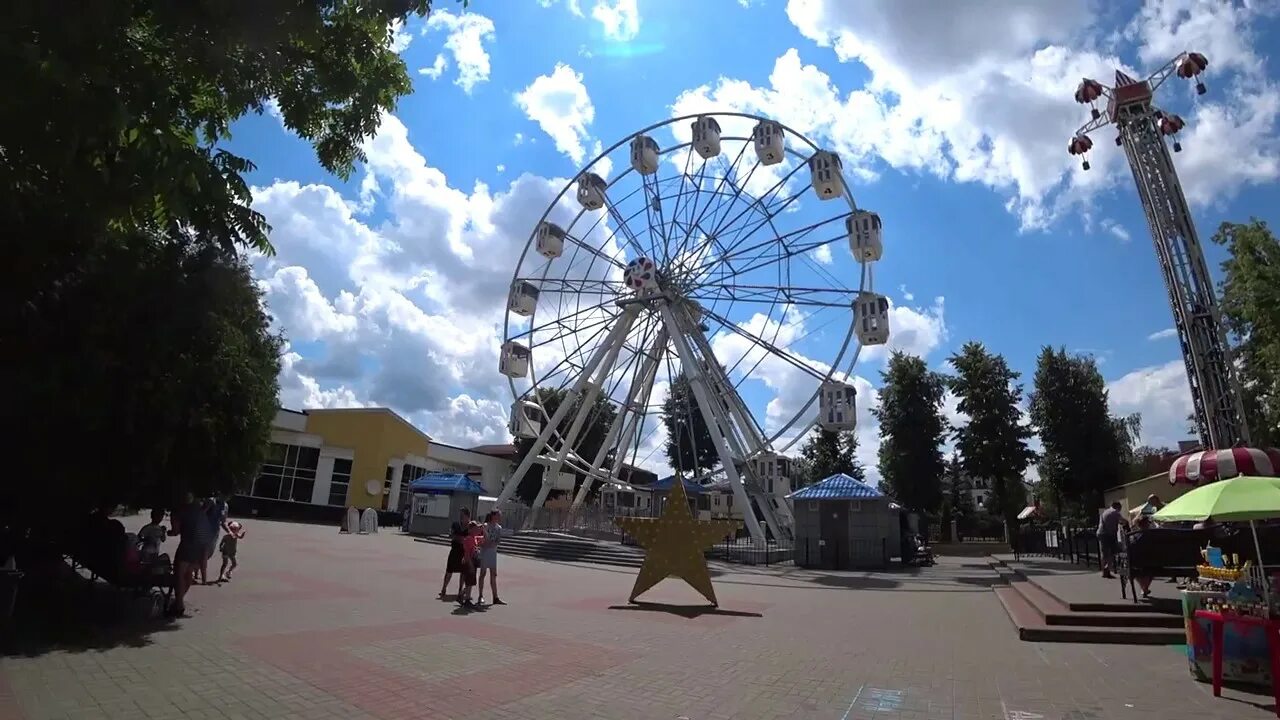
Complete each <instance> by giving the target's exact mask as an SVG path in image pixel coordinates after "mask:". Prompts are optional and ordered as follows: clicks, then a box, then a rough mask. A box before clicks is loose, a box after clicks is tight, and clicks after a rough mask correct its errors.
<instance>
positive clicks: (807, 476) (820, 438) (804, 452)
mask: <svg viewBox="0 0 1280 720" xmlns="http://www.w3.org/2000/svg"><path fill="white" fill-rule="evenodd" d="M857 453H858V436H857V434H856V433H854V432H853V431H852V430H846V431H840V432H837V431H834V430H823V429H821V428H817V429H815V430H814V431H813V434H811V435H810V436H809V437H808V438H806V439H805V441H804V445H802V446H801V447H800V457H799V458H798V459H797V461H796V463H795V465H794V467H795V470H794V471H793V472H794V474H795V477H794V478H792V483H791V485H792V488H794V489H799V488H802V487H805V486H807V485H812V484H814V483H816V482H820V481H822V480H825V479H827V478H829V477H831V476H832V475H836V474H838V473H844V474H845V475H848V476H849V477H851V478H853V479H855V480H859V481H862V480H866V476H867V470H866V468H864V467H863V466H862V463H861V462H859V461H858V455H857Z"/></svg>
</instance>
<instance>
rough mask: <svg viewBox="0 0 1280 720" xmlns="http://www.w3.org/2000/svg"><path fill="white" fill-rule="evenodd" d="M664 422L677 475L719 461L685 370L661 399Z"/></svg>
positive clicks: (708, 467)
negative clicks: (663, 398)
mask: <svg viewBox="0 0 1280 720" xmlns="http://www.w3.org/2000/svg"><path fill="white" fill-rule="evenodd" d="M662 424H663V425H664V426H665V427H666V429H667V461H668V462H669V463H670V464H671V467H673V468H675V470H676V474H677V475H680V476H681V477H686V478H692V477H696V476H697V475H699V474H701V473H702V472H705V471H707V470H711V469H712V468H715V467H717V466H718V465H720V454H719V453H718V452H716V446H715V442H714V441H712V439H711V431H710V430H708V429H707V422H706V420H705V419H704V418H703V417H702V409H701V407H700V406H699V405H698V398H697V397H696V396H695V395H694V392H693V386H692V385H691V384H690V383H689V378H688V377H687V376H685V374H684V373H680V374H678V375H676V376H675V378H673V379H672V380H671V386H670V389H669V390H668V391H667V397H666V399H665V400H663V401H662Z"/></svg>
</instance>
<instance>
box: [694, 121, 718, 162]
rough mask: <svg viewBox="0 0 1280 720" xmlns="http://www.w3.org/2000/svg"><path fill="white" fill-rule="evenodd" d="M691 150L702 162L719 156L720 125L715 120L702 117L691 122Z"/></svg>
mask: <svg viewBox="0 0 1280 720" xmlns="http://www.w3.org/2000/svg"><path fill="white" fill-rule="evenodd" d="M693 149H694V150H695V151H697V153H698V155H700V156H701V157H702V159H703V160H710V159H711V158H713V157H715V156H717V155H719V154H720V123H718V122H716V119H715V118H713V117H707V116H706V115H702V116H700V117H699V118H698V119H697V120H694V121H693Z"/></svg>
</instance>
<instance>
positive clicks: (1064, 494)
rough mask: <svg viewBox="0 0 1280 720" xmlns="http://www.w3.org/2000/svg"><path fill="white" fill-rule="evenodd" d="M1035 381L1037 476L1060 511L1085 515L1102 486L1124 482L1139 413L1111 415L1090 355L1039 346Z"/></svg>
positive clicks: (1032, 411)
mask: <svg viewBox="0 0 1280 720" xmlns="http://www.w3.org/2000/svg"><path fill="white" fill-rule="evenodd" d="M1034 384H1035V389H1034V390H1033V392H1032V393H1031V408H1030V414H1031V423H1032V425H1034V426H1035V428H1036V429H1037V431H1038V432H1039V434H1040V441H1041V443H1042V444H1043V446H1044V451H1043V454H1042V457H1041V461H1040V479H1041V481H1042V482H1044V483H1046V485H1047V487H1048V488H1049V489H1050V491H1051V492H1052V493H1053V494H1054V498H1055V501H1056V502H1055V505H1056V506H1057V507H1058V508H1059V509H1060V512H1079V513H1083V514H1085V515H1090V514H1092V512H1093V511H1094V510H1095V509H1096V508H1099V507H1101V506H1102V497H1103V491H1104V490H1105V489H1107V488H1109V487H1113V486H1116V485H1120V484H1121V483H1123V482H1124V480H1125V478H1126V472H1127V467H1128V465H1129V463H1130V462H1132V459H1133V446H1134V445H1135V444H1136V442H1137V438H1138V435H1139V432H1140V431H1141V418H1139V417H1138V416H1137V415H1131V416H1129V417H1125V418H1115V417H1112V415H1111V413H1110V409H1109V407H1108V396H1107V387H1106V383H1105V382H1104V381H1103V379H1102V373H1100V372H1099V371H1098V365H1097V362H1096V361H1094V359H1093V358H1092V357H1089V356H1084V355H1072V354H1069V353H1067V351H1066V349H1063V348H1059V349H1056V350H1055V349H1054V348H1051V347H1045V348H1043V349H1042V350H1041V351H1040V356H1039V357H1038V358H1037V361H1036V375H1035V383H1034Z"/></svg>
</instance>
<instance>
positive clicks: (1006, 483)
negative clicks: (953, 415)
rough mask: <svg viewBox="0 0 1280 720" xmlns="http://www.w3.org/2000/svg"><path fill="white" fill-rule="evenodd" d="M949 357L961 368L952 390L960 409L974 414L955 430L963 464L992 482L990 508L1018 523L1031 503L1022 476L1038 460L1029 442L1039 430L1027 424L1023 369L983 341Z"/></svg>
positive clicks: (974, 475)
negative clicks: (1018, 369)
mask: <svg viewBox="0 0 1280 720" xmlns="http://www.w3.org/2000/svg"><path fill="white" fill-rule="evenodd" d="M949 362H950V363H951V367H952V368H954V369H955V374H954V375H952V376H951V380H950V385H951V391H952V392H954V393H955V394H956V396H957V397H958V398H959V399H960V404H959V408H958V409H959V410H960V412H961V413H964V414H965V415H967V416H968V418H969V420H968V422H966V423H965V424H964V425H963V426H961V427H958V428H956V429H955V441H956V450H957V451H958V452H959V453H960V463H961V468H962V469H963V472H964V474H965V475H967V476H969V477H970V478H983V479H985V480H989V481H990V482H991V498H990V501H989V502H988V503H987V505H986V507H987V508H988V509H989V510H990V511H991V512H992V513H993V514H995V515H997V516H999V517H1001V518H1003V519H1004V520H1005V522H1007V523H1009V525H1010V526H1012V525H1013V524H1014V523H1015V522H1016V520H1017V517H1018V513H1019V512H1020V511H1021V510H1022V509H1023V508H1024V507H1025V506H1026V505H1025V503H1026V492H1025V488H1024V486H1023V484H1022V478H1023V474H1024V473H1025V472H1026V470H1027V466H1028V465H1030V464H1031V462H1032V461H1033V460H1034V459H1035V453H1033V452H1032V451H1031V450H1030V448H1029V447H1028V446H1027V442H1028V441H1029V440H1030V439H1031V436H1032V435H1033V433H1032V431H1031V428H1029V427H1027V426H1025V425H1023V424H1022V412H1021V410H1020V408H1019V406H1020V405H1021V402H1022V386H1021V385H1019V384H1018V383H1017V380H1018V377H1019V373H1017V372H1014V371H1013V370H1011V369H1010V368H1009V364H1008V363H1007V362H1005V359H1004V357H1003V356H1001V355H997V354H993V353H991V352H989V351H988V350H987V349H986V348H985V347H983V345H982V343H978V342H967V343H965V344H964V346H963V347H962V348H961V349H960V351H959V352H957V353H956V354H954V355H952V356H951V358H950V359H949Z"/></svg>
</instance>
